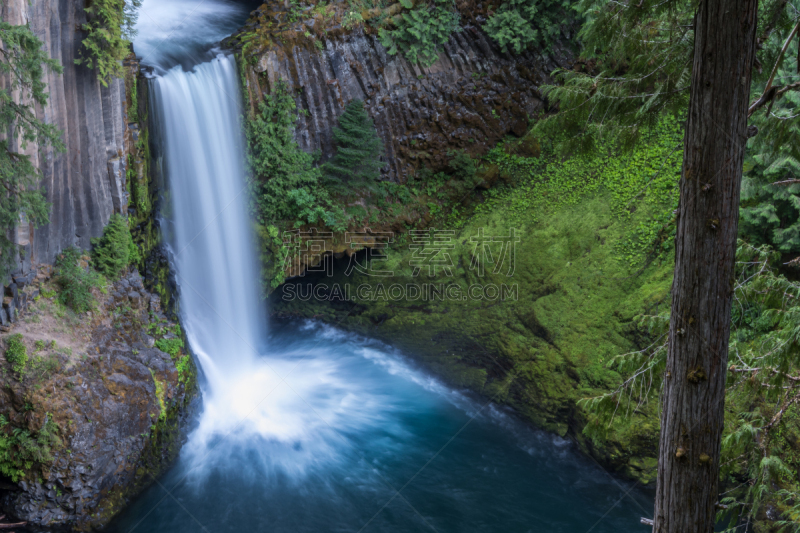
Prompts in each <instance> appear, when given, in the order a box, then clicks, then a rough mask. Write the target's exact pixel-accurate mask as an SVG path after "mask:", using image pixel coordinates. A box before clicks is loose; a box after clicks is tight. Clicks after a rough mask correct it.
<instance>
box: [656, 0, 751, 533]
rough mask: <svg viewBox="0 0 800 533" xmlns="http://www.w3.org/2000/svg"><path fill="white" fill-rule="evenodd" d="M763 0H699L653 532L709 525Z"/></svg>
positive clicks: (683, 532) (701, 532) (707, 532)
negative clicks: (757, 26) (744, 166)
mask: <svg viewBox="0 0 800 533" xmlns="http://www.w3.org/2000/svg"><path fill="white" fill-rule="evenodd" d="M757 8H758V0H701V1H700V2H699V5H698V8H697V13H696V14H695V25H694V28H695V46H694V65H693V71H692V86H691V98H690V103H689V114H688V120H687V125H686V135H685V138H684V158H683V170H682V175H681V182H680V195H681V198H680V209H679V215H678V228H677V237H676V242H675V278H674V281H673V284H672V311H671V318H670V329H669V349H668V354H667V367H666V373H665V378H664V388H663V393H662V394H663V397H662V413H661V437H660V445H659V461H658V479H657V482H656V502H655V518H654V525H653V531H654V532H655V533H711V532H713V531H714V516H715V504H716V503H717V497H718V482H719V453H720V439H721V436H722V428H723V422H724V420H723V415H724V411H723V409H724V399H725V375H726V370H727V368H726V367H727V362H728V338H729V335H730V315H731V299H732V296H733V281H734V266H735V256H736V233H737V229H738V223H739V189H740V185H741V179H742V165H743V162H744V150H745V143H746V142H747V108H748V103H749V98H750V79H751V73H752V68H753V62H754V58H755V44H756V22H757Z"/></svg>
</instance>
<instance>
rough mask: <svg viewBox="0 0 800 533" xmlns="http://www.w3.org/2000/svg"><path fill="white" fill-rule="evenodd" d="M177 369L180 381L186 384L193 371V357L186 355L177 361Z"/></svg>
mask: <svg viewBox="0 0 800 533" xmlns="http://www.w3.org/2000/svg"><path fill="white" fill-rule="evenodd" d="M175 369H176V370H177V371H178V381H179V382H181V383H186V382H187V381H188V379H189V373H190V372H191V371H192V357H191V356H190V355H189V354H186V355H184V356H183V357H181V358H180V359H178V360H177V361H175Z"/></svg>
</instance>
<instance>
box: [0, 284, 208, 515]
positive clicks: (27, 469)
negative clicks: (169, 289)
mask: <svg viewBox="0 0 800 533" xmlns="http://www.w3.org/2000/svg"><path fill="white" fill-rule="evenodd" d="M45 277H46V274H45ZM39 281H41V279H40V280H39ZM104 291H105V294H103V291H101V290H95V298H96V300H97V302H98V305H97V307H96V308H95V310H94V312H92V313H87V314H86V315H81V316H78V315H76V314H74V313H72V312H71V311H70V310H68V309H66V308H65V307H63V306H61V304H59V303H58V301H57V297H56V295H55V291H53V290H52V289H51V282H41V283H39V284H38V286H37V287H31V286H29V287H27V288H26V289H25V293H26V294H27V295H28V296H26V297H25V301H26V302H29V303H28V305H27V309H26V310H25V311H24V312H23V313H21V314H20V315H19V318H18V321H17V323H16V324H14V325H12V327H11V331H10V333H9V334H7V335H5V336H4V337H3V339H2V343H0V351H1V353H4V354H5V357H2V358H0V376H1V377H2V380H3V387H2V389H0V481H2V483H0V495H1V497H0V503H1V504H2V508H3V510H4V511H5V512H6V513H7V514H9V515H11V516H13V517H15V518H17V519H19V520H24V521H27V522H28V523H29V525H37V526H49V527H55V526H57V527H69V528H72V529H76V530H89V529H95V528H98V527H101V526H103V525H105V524H106V523H108V521H109V520H110V519H111V517H112V516H113V515H114V514H116V513H117V512H118V511H119V510H120V509H121V508H122V507H123V506H124V505H125V503H126V500H127V499H128V498H130V497H132V496H133V495H135V494H136V493H138V492H139V491H140V490H141V489H143V488H144V487H145V486H146V485H148V484H149V483H151V482H152V481H153V479H154V476H157V475H158V474H159V473H160V472H161V471H163V469H164V468H165V467H166V466H167V465H169V464H170V462H171V461H172V459H174V457H175V455H176V453H177V451H178V449H179V444H180V438H181V433H180V431H179V425H180V421H181V420H182V418H184V415H185V413H186V411H187V407H188V404H189V400H190V399H191V397H192V393H193V391H194V389H195V376H196V374H195V370H194V366H193V365H192V363H191V359H190V357H189V356H188V355H186V354H185V352H184V351H183V339H182V335H181V332H180V328H179V326H178V325H177V324H174V323H171V322H169V321H168V320H167V319H166V317H165V316H164V314H163V313H162V312H161V309H160V302H159V299H158V298H157V297H156V296H152V295H150V294H149V293H148V292H147V291H146V290H145V289H144V287H143V285H142V280H141V278H140V276H139V274H138V273H136V272H134V273H132V274H130V275H128V276H126V277H124V278H123V279H121V280H120V281H118V282H116V283H115V284H114V285H112V286H109V287H107V288H106V289H104ZM30 295H33V296H30ZM18 298H19V297H18ZM20 308H23V306H20ZM21 347H24V348H21ZM159 348H160V349H159ZM162 350H164V351H162ZM23 352H24V353H25V357H24V361H23V358H21V356H20V354H21V353H23ZM167 352H169V353H167Z"/></svg>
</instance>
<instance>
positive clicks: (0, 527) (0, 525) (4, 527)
mask: <svg viewBox="0 0 800 533" xmlns="http://www.w3.org/2000/svg"><path fill="white" fill-rule="evenodd" d="M27 524H28V523H27V522H17V523H16V524H0V529H11V528H12V527H25V526H26V525H27Z"/></svg>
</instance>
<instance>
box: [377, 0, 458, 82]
mask: <svg viewBox="0 0 800 533" xmlns="http://www.w3.org/2000/svg"><path fill="white" fill-rule="evenodd" d="M403 5H404V6H405V7H406V8H409V7H410V5H411V3H410V2H403ZM459 21H460V15H459V13H458V11H456V9H455V5H454V4H453V2H452V1H451V0H434V1H433V3H432V4H426V3H424V2H421V3H420V4H419V5H418V6H417V7H416V8H414V9H411V10H410V11H409V12H408V13H404V14H403V15H402V17H400V19H399V20H397V29H394V30H386V29H381V30H380V32H379V34H378V35H379V37H380V40H381V44H383V46H385V47H386V48H387V52H388V53H389V55H395V54H397V53H398V52H399V53H402V54H403V57H405V58H406V59H408V60H409V61H410V62H411V63H420V64H421V65H422V66H424V67H430V66H431V65H433V64H434V63H436V60H437V59H439V52H440V50H441V46H442V45H443V44H445V43H446V42H447V41H448V39H450V36H451V35H452V34H453V32H457V31H461V27H460V26H459Z"/></svg>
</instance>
